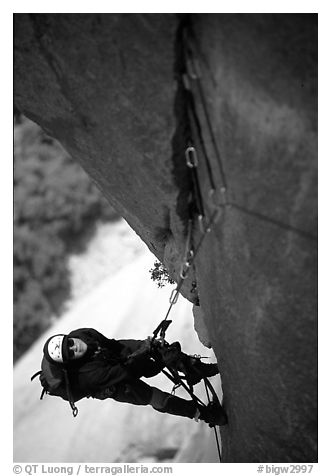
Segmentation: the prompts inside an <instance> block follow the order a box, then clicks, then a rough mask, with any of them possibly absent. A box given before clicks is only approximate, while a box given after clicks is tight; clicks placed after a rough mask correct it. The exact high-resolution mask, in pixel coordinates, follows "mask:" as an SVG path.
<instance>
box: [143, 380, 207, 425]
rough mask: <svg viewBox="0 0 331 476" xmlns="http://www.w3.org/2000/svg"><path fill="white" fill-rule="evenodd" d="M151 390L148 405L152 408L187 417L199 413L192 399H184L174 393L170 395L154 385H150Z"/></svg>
mask: <svg viewBox="0 0 331 476" xmlns="http://www.w3.org/2000/svg"><path fill="white" fill-rule="evenodd" d="M152 390H153V392H152V398H151V401H150V405H151V406H152V407H153V408H154V410H157V411H158V412H161V413H170V414H171V415H178V416H184V417H188V418H194V417H195V416H197V415H198V414H199V412H198V406H197V405H196V404H195V403H194V402H193V400H184V399H183V398H179V397H176V396H175V395H170V393H167V392H162V390H159V389H158V388H156V387H152Z"/></svg>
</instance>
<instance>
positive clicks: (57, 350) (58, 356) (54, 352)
mask: <svg viewBox="0 0 331 476" xmlns="http://www.w3.org/2000/svg"><path fill="white" fill-rule="evenodd" d="M64 337H65V336H64V335H56V336H53V337H52V338H51V339H50V340H49V342H48V346H47V351H48V355H49V356H50V357H51V359H52V360H54V362H60V363H62V362H63V355H62V343H63V339H64Z"/></svg>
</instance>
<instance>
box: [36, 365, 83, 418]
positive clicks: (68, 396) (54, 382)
mask: <svg viewBox="0 0 331 476" xmlns="http://www.w3.org/2000/svg"><path fill="white" fill-rule="evenodd" d="M38 375H39V380H40V383H41V386H42V387H43V390H42V392H41V395H40V400H42V398H43V396H44V395H45V393H46V394H48V395H53V396H56V397H61V398H63V400H66V401H68V402H69V404H70V407H71V409H72V414H73V416H74V417H75V416H77V414H78V408H77V407H76V405H75V402H77V401H78V400H81V399H82V398H84V397H86V395H85V393H83V392H82V391H80V390H79V389H78V388H76V387H75V386H73V385H72V383H71V382H70V380H69V374H68V371H67V369H65V368H63V367H59V366H58V365H56V364H51V363H50V362H49V361H48V360H47V359H46V358H45V357H43V360H42V361H41V370H39V371H38V372H36V373H35V374H34V375H33V376H32V377H31V381H32V380H33V379H34V378H35V377H37V376H38Z"/></svg>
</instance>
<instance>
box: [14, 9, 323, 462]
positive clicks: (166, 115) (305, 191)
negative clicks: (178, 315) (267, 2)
mask: <svg viewBox="0 0 331 476" xmlns="http://www.w3.org/2000/svg"><path fill="white" fill-rule="evenodd" d="M14 33H15V35H14V39H15V50H14V52H15V58H14V59H15V61H14V72H15V103H16V106H17V107H18V108H19V109H20V110H21V111H22V112H23V113H24V114H25V115H27V116H28V117H29V118H31V119H32V120H34V121H35V122H37V123H38V124H40V125H41V126H42V127H43V128H44V129H45V130H46V132H48V133H49V134H51V135H52V136H54V137H56V138H57V139H58V140H59V141H60V142H61V143H62V144H63V146H64V147H65V148H66V149H67V150H68V151H69V152H70V154H71V155H72V156H73V157H74V158H75V159H76V160H77V161H79V163H80V164H81V165H82V166H83V167H84V169H85V170H86V171H87V172H88V173H89V175H90V176H91V177H92V179H93V180H94V181H95V182H96V184H97V185H98V186H99V188H100V189H101V190H102V191H103V193H104V194H105V196H106V197H107V198H108V200H109V201H110V202H111V204H112V205H113V206H114V207H115V208H116V209H117V210H118V212H119V213H120V214H121V215H122V216H123V217H124V218H125V219H126V220H127V221H128V223H129V224H130V226H131V227H132V228H133V229H134V230H135V231H136V232H137V233H138V235H139V236H140V237H141V238H142V239H143V241H144V242H145V243H146V245H147V246H148V247H149V249H150V250H151V251H152V252H153V253H154V254H155V255H156V256H157V257H158V258H159V259H160V260H161V261H163V262H164V263H165V264H166V265H167V266H168V268H169V271H170V273H171V275H172V276H173V277H174V278H176V279H177V281H178V279H179V273H180V269H181V264H182V261H183V254H184V250H185V243H186V234H187V230H188V225H187V224H188V218H189V216H190V210H191V209H192V207H191V208H190V207H189V206H188V201H189V199H190V197H191V196H192V195H191V189H192V176H191V170H190V169H189V168H188V167H187V166H186V164H185V158H184V152H185V148H186V147H187V146H188V145H192V143H190V142H189V140H191V141H192V142H193V144H194V145H195V146H196V150H197V153H198V157H199V166H198V175H199V184H200V188H201V192H202V197H203V207H204V212H205V215H206V219H207V220H208V217H211V216H213V215H212V214H213V212H214V211H215V208H214V205H213V202H212V201H211V200H210V189H211V188H213V185H214V186H215V194H214V196H216V197H218V196H220V195H221V197H222V198H221V199H220V201H217V203H218V204H219V203H221V205H222V206H221V207H220V208H219V210H220V212H221V213H220V215H219V219H218V221H217V223H214V224H213V227H212V230H211V232H210V233H208V234H206V236H205V239H204V241H203V244H202V245H201V248H200V249H199V253H198V255H197V256H196V258H195V261H194V266H192V268H191V270H190V272H189V275H188V278H187V279H186V280H185V282H184V284H183V287H182V288H181V292H182V294H183V295H184V296H185V297H186V298H188V299H189V300H190V301H191V302H192V303H194V304H195V305H196V306H197V307H200V310H199V309H197V308H196V311H195V315H196V317H197V316H198V319H201V326H199V325H197V326H196V327H197V328H201V329H203V330H204V331H203V334H204V335H203V336H202V340H203V341H204V342H205V343H206V344H207V345H211V346H212V347H213V349H214V351H215V354H216V356H217V358H218V362H219V365H220V368H221V376H222V383H223V391H224V405H225V407H226V410H227V413H228V416H229V425H228V426H227V427H224V428H223V429H222V444H223V460H224V461H227V462H232V461H233V462H259V461H261V462H262V461H265V462H267V461H270V462H280V461H283V462H308V461H317V238H316V235H317V16H316V15H291V14H290V15H286V14H285V15H274V14H272V15H268V14H267V15H265V14H258V15H253V14H249V15H232V14H231V15H229V14H225V15H223V14H201V15H200V14H195V15H184V16H177V15H173V14H101V15H99V14H92V15H85V14H84V15H82V14H73V15H66V14H65V15H62V14H57V15H54V14H37V15H25V14H16V15H15V31H14ZM187 45H189V48H187ZM185 54H186V58H189V59H190V61H189V68H188V72H189V73H190V72H191V73H194V72H196V73H198V79H194V78H195V76H194V74H191V76H189V75H184V79H185V81H184V82H182V78H183V76H182V75H181V73H183V72H185V64H186V63H185V61H184V55H185ZM191 55H192V57H193V58H195V60H192V61H191ZM196 60H198V62H197V61H196ZM192 76H193V77H192ZM188 84H189V88H190V89H189V91H187V90H185V88H184V85H186V87H188ZM187 96H189V97H190V98H191V97H193V100H194V109H191V113H190V114H191V115H190V114H187V111H186V109H185V107H186V105H187V104H188V102H187ZM184 109H185V110H184ZM192 111H193V113H192ZM205 111H207V112H208V114H207V115H206V114H205ZM195 114H196V116H195ZM192 115H193V116H192ZM192 117H193V121H192ZM190 118H191V122H190V124H191V128H190V133H188V132H187V131H188V124H189V122H188V120H189V119H190ZM194 118H198V121H197V120H194ZM192 124H193V125H192ZM206 157H207V159H208V160H207V159H206ZM193 183H194V182H193ZM222 187H223V188H222ZM221 188H222V190H223V192H222V193H219V190H220V189H221ZM201 236H202V234H201V231H200V229H199V226H198V225H197V220H196V221H195V224H194V228H193V241H194V244H195V247H197V245H198V243H199V240H200V239H201ZM198 305H199V306H198ZM202 320H203V322H202ZM192 325H193V318H192ZM206 329H207V332H206ZM206 334H208V335H206Z"/></svg>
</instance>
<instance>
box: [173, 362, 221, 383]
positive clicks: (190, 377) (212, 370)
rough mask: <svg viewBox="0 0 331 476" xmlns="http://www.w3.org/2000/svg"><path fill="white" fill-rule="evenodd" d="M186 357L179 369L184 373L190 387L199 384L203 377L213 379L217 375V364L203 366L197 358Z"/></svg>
mask: <svg viewBox="0 0 331 476" xmlns="http://www.w3.org/2000/svg"><path fill="white" fill-rule="evenodd" d="M186 357H187V358H185V359H183V361H182V367H181V368H179V369H180V370H182V371H183V372H184V374H185V377H186V381H187V383H188V385H189V386H190V387H193V385H196V384H197V383H199V382H200V381H201V380H202V379H203V378H204V377H213V376H214V375H217V374H218V373H219V369H218V366H217V364H205V363H203V362H201V360H200V359H199V358H197V357H188V356H186Z"/></svg>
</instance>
